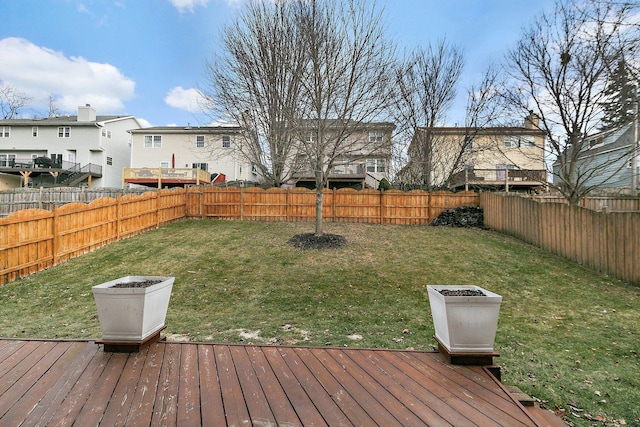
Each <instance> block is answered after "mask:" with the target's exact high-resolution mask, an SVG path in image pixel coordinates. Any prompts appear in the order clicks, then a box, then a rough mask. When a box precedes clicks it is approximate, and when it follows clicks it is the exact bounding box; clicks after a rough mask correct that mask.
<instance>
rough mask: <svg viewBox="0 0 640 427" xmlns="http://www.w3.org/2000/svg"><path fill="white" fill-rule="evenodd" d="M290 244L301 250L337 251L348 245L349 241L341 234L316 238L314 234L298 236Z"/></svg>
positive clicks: (290, 240)
mask: <svg viewBox="0 0 640 427" xmlns="http://www.w3.org/2000/svg"><path fill="white" fill-rule="evenodd" d="M289 244H290V245H291V246H293V247H296V248H299V249H336V248H340V247H342V246H344V245H346V244H347V239H345V237H344V236H341V235H339V234H323V235H322V236H316V235H315V234H313V233H305V234H296V235H295V236H293V237H292V238H291V239H289Z"/></svg>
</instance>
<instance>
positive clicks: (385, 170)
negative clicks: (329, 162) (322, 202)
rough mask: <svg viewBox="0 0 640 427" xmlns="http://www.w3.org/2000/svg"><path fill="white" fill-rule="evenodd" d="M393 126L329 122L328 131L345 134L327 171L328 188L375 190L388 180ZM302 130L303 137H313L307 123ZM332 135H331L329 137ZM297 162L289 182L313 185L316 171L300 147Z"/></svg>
mask: <svg viewBox="0 0 640 427" xmlns="http://www.w3.org/2000/svg"><path fill="white" fill-rule="evenodd" d="M352 126H353V127H352ZM394 129H395V125H394V124H393V123H389V122H368V123H362V124H358V125H355V124H347V125H344V124H343V123H337V122H335V123H331V124H329V126H328V127H327V131H328V132H330V133H331V132H333V133H334V134H341V135H342V134H344V135H346V137H345V138H344V139H343V141H342V143H341V144H342V145H341V148H339V149H338V152H339V154H338V155H337V156H336V157H335V160H334V162H333V167H332V168H331V170H330V171H329V174H328V177H327V188H331V189H335V188H354V189H357V190H360V189H365V188H373V189H378V187H379V186H380V182H381V181H382V180H383V179H387V180H390V178H389V166H390V164H391V138H392V133H393V130H394ZM301 133H302V135H303V137H308V138H310V139H312V138H315V129H314V127H313V126H308V131H307V132H306V133H305V131H301ZM332 137H334V136H329V138H332ZM338 137H340V136H338ZM296 163H297V164H298V165H300V166H299V167H297V168H296V170H295V171H294V173H293V174H292V177H291V180H290V181H289V182H288V185H289V186H295V187H305V188H315V185H316V179H315V174H314V172H313V170H312V167H311V164H310V162H309V161H308V159H307V158H306V154H304V150H303V149H301V150H299V154H298V159H297V161H296Z"/></svg>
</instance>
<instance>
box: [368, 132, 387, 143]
mask: <svg viewBox="0 0 640 427" xmlns="http://www.w3.org/2000/svg"><path fill="white" fill-rule="evenodd" d="M383 135H384V133H383V132H382V131H381V130H370V131H369V142H382V136H383Z"/></svg>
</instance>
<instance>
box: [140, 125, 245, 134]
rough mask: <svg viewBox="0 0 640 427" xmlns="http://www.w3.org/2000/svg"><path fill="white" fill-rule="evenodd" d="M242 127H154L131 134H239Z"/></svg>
mask: <svg viewBox="0 0 640 427" xmlns="http://www.w3.org/2000/svg"><path fill="white" fill-rule="evenodd" d="M240 131H241V128H240V126H234V125H231V126H185V127H181V126H153V127H148V128H140V129H132V130H130V131H129V132H130V133H144V134H149V133H165V134H166V133H175V134H187V133H188V134H200V133H238V132H240Z"/></svg>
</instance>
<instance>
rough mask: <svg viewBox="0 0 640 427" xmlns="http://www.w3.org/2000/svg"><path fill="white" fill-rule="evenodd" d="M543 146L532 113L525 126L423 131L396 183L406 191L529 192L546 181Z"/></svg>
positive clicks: (416, 135) (417, 134)
mask: <svg viewBox="0 0 640 427" xmlns="http://www.w3.org/2000/svg"><path fill="white" fill-rule="evenodd" d="M544 142H545V134H544V132H543V131H542V130H540V129H539V127H538V117H537V116H535V115H533V114H531V115H529V116H527V117H526V118H525V120H524V123H523V125H522V126H521V127H520V126H500V127H484V128H468V127H432V128H428V127H422V128H419V129H418V130H417V132H416V133H415V134H414V135H413V138H412V141H411V144H410V146H409V149H408V157H409V160H408V162H407V165H406V166H405V167H403V168H402V169H401V170H400V171H399V173H398V175H397V181H399V182H400V183H401V184H402V185H403V186H404V187H405V188H407V187H408V188H425V187H428V188H429V189H435V188H447V189H451V190H461V189H464V190H469V189H501V190H506V191H509V190H510V189H511V190H513V189H517V190H531V189H533V188H537V187H542V186H544V185H545V183H546V182H547V172H546V167H545V163H544Z"/></svg>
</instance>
